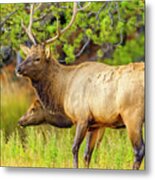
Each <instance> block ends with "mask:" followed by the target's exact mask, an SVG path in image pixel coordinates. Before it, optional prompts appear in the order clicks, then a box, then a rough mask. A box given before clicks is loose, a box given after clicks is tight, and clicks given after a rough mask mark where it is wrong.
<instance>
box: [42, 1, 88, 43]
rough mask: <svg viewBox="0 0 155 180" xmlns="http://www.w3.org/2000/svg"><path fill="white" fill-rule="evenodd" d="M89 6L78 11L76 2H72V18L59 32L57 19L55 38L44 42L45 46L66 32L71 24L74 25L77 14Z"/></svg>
mask: <svg viewBox="0 0 155 180" xmlns="http://www.w3.org/2000/svg"><path fill="white" fill-rule="evenodd" d="M89 5H90V2H89V3H88V4H87V5H86V6H84V7H82V8H80V9H78V8H77V2H74V4H73V15H72V18H71V20H70V22H69V24H68V25H67V26H66V27H65V28H64V29H62V30H60V29H59V21H58V19H57V35H56V36H55V37H53V38H50V39H48V40H46V41H45V44H49V43H52V42H54V41H55V40H56V39H58V38H59V37H60V35H61V34H63V33H64V32H66V31H67V30H68V29H69V28H70V27H71V26H72V24H73V23H74V21H75V18H76V15H77V12H78V11H81V10H84V9H86V8H87V7H88V6H89Z"/></svg>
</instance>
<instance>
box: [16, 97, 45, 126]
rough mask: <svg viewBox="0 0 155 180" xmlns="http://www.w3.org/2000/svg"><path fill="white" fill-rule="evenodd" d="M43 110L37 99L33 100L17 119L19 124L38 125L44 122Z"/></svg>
mask: <svg viewBox="0 0 155 180" xmlns="http://www.w3.org/2000/svg"><path fill="white" fill-rule="evenodd" d="M44 115H45V110H44V109H43V107H42V105H41V103H40V101H39V100H35V101H34V103H33V104H32V105H31V106H30V108H29V109H28V111H27V112H26V113H25V114H24V115H23V116H22V117H21V118H20V120H19V121H18V123H19V125H20V126H23V127H26V126H29V125H39V124H42V123H44V122H45V116H44Z"/></svg>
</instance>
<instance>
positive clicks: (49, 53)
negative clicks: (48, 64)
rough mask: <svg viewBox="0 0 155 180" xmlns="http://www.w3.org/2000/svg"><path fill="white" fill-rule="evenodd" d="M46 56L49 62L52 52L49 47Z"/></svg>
mask: <svg viewBox="0 0 155 180" xmlns="http://www.w3.org/2000/svg"><path fill="white" fill-rule="evenodd" d="M45 55H46V59H47V60H49V59H50V57H51V50H50V47H49V46H48V47H47V48H46V49H45Z"/></svg>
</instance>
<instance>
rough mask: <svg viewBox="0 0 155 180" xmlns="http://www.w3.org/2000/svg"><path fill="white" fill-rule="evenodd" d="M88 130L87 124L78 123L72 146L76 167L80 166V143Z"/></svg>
mask: <svg viewBox="0 0 155 180" xmlns="http://www.w3.org/2000/svg"><path fill="white" fill-rule="evenodd" d="M86 132H87V124H77V128H76V134H75V138H74V144H73V147H72V153H73V158H74V160H73V166H74V168H78V152H79V148H80V145H81V143H82V141H83V139H84V137H85V134H86Z"/></svg>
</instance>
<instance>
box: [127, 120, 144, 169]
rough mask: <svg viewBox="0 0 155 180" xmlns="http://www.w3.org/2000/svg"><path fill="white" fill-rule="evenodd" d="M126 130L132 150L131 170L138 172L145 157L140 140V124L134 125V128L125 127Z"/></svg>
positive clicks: (141, 139)
mask: <svg viewBox="0 0 155 180" xmlns="http://www.w3.org/2000/svg"><path fill="white" fill-rule="evenodd" d="M127 130H128V134H129V138H130V140H131V143H132V146H133V149H134V156H135V159H134V163H133V169H136V170H138V169H139V168H140V165H141V162H142V160H143V157H144V155H145V145H144V141H143V138H142V124H141V125H140V124H136V123H135V125H134V126H130V125H127Z"/></svg>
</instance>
